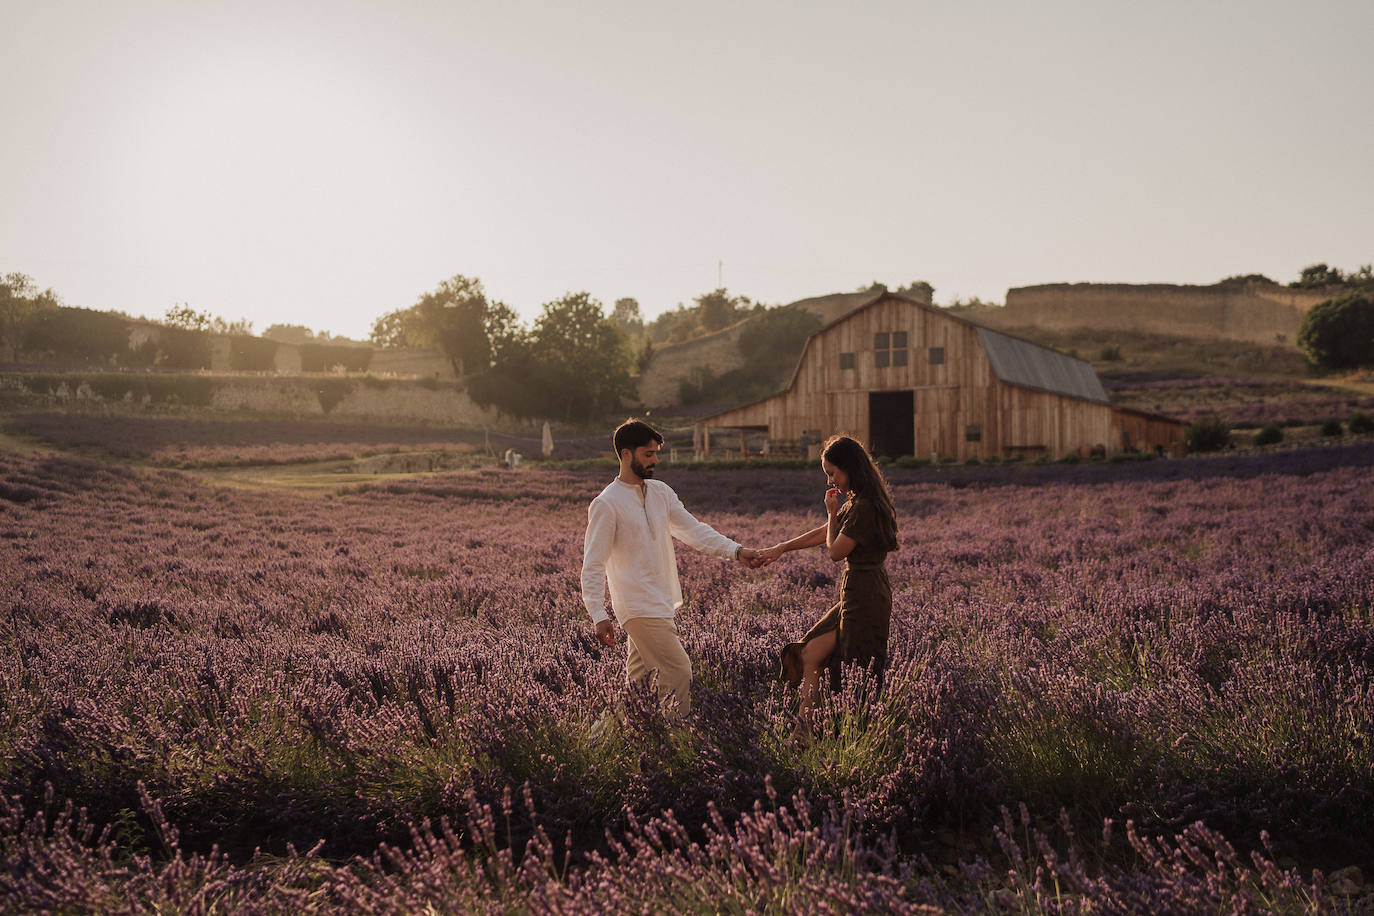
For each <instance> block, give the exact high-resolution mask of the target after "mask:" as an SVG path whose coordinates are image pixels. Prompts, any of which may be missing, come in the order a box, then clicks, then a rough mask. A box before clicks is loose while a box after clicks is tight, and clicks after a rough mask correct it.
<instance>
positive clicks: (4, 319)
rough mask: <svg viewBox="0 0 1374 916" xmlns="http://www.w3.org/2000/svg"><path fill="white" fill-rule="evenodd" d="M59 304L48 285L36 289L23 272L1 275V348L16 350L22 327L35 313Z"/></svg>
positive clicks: (56, 306)
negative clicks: (45, 287) (47, 287)
mask: <svg viewBox="0 0 1374 916" xmlns="http://www.w3.org/2000/svg"><path fill="white" fill-rule="evenodd" d="M61 305H62V300H60V299H59V298H58V297H57V294H56V293H54V292H53V291H52V290H50V289H49V290H44V291H43V292H39V291H38V286H37V285H36V284H35V283H34V282H33V279H32V278H31V277H29V276H27V275H26V274H21V273H9V274H5V275H4V276H0V350H10V351H16V350H18V349H19V347H20V344H21V342H22V339H23V337H24V334H25V328H26V326H27V325H28V323H29V322H30V321H31V320H32V319H33V318H34V316H36V315H39V314H41V313H43V312H48V311H52V310H55V309H57V308H59V307H60V306H61Z"/></svg>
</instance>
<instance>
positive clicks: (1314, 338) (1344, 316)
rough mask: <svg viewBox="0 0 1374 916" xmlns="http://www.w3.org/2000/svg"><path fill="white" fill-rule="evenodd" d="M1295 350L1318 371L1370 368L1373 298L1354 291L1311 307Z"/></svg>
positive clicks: (1373, 338)
mask: <svg viewBox="0 0 1374 916" xmlns="http://www.w3.org/2000/svg"><path fill="white" fill-rule="evenodd" d="M1298 346H1299V347H1301V348H1302V349H1303V351H1305V352H1306V353H1307V359H1308V361H1309V362H1311V363H1312V365H1314V366H1316V367H1317V368H1319V369H1327V370H1339V369H1354V368H1357V367H1360V366H1368V365H1371V364H1374V295H1371V294H1370V293H1368V292H1364V291H1358V290H1357V291H1355V292H1352V293H1349V294H1348V295H1345V296H1342V297H1341V298H1339V299H1330V300H1328V301H1326V302H1322V303H1320V304H1318V305H1316V306H1313V307H1312V309H1311V311H1309V312H1308V313H1307V314H1306V316H1304V317H1303V320H1302V327H1301V328H1300V329H1299V331H1298Z"/></svg>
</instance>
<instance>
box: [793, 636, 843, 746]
mask: <svg viewBox="0 0 1374 916" xmlns="http://www.w3.org/2000/svg"><path fill="white" fill-rule="evenodd" d="M834 651H835V631H834V630H831V631H830V632H828V633H822V634H821V635H820V636H817V637H815V638H814V639H812V640H810V641H809V642H807V644H806V645H805V646H803V647H802V652H801V657H802V681H801V691H800V692H801V725H800V728H802V729H806V730H807V731H808V732H809V731H810V724H811V722H810V719H811V712H812V710H814V709H815V708H816V704H817V703H818V702H819V701H820V696H821V670H822V669H823V668H824V667H825V663H826V662H827V661H829V660H830V655H831V653H832V652H834Z"/></svg>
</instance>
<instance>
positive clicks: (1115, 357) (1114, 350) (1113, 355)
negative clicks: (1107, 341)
mask: <svg viewBox="0 0 1374 916" xmlns="http://www.w3.org/2000/svg"><path fill="white" fill-rule="evenodd" d="M1097 358H1098V359H1099V360H1101V361H1102V362H1104V363H1117V362H1120V361H1121V348H1120V347H1103V348H1102V351H1101V352H1100V353H1098V354H1097Z"/></svg>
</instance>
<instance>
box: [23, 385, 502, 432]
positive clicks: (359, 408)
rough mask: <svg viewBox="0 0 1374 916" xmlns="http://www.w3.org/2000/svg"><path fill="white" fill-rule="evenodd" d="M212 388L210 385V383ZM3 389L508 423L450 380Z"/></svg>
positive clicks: (140, 402)
mask: <svg viewBox="0 0 1374 916" xmlns="http://www.w3.org/2000/svg"><path fill="white" fill-rule="evenodd" d="M207 388H208V393H207V392H206V389H207ZM0 390H3V391H7V392H10V393H11V394H12V395H14V396H18V397H21V398H24V399H25V400H26V402H28V403H29V404H33V405H35V406H44V405H50V406H58V407H61V406H69V405H70V406H77V405H80V406H83V407H86V408H88V409H89V408H92V407H94V408H97V409H100V410H105V411H109V412H113V413H124V412H128V411H130V410H132V411H136V412H142V411H145V410H148V411H155V412H159V413H163V412H167V411H169V410H170V411H172V412H179V411H183V410H190V411H193V412H202V411H209V412H212V413H228V414H238V415H242V414H261V415H264V416H274V417H281V416H286V417H301V418H305V417H322V416H329V417H333V418H340V419H348V420H360V421H383V422H406V423H415V422H418V423H434V424H442V425H445V426H458V427H479V426H497V427H505V426H509V425H510V419H509V418H507V417H502V416H501V415H500V414H499V412H497V411H496V410H493V409H490V408H483V407H480V406H478V405H477V404H476V403H475V402H474V401H473V400H472V398H471V397H469V395H468V393H467V392H466V391H464V390H462V389H461V388H460V387H459V386H458V385H457V384H455V383H453V382H447V383H444V382H437V383H436V382H429V381H427V380H426V381H408V380H399V379H398V380H386V381H380V380H375V379H361V378H345V377H338V376H324V375H321V376H297V377H295V378H286V377H277V376H272V375H233V376H213V375H205V374H199V373H197V374H188V375H184V376H177V375H161V374H152V375H145V374H142V373H136V372H131V373H127V374H125V373H108V372H99V373H93V374H89V375H83V373H79V372H64V373H42V374H38V375H25V374H22V373H13V374H5V375H3V376H0Z"/></svg>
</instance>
